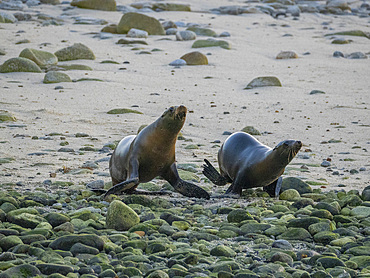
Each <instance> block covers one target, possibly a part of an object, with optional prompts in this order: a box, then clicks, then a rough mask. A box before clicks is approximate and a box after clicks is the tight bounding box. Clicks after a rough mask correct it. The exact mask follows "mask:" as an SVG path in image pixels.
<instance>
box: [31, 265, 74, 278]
mask: <svg viewBox="0 0 370 278" xmlns="http://www.w3.org/2000/svg"><path fill="white" fill-rule="evenodd" d="M36 267H37V268H38V269H39V270H40V271H41V273H42V274H45V275H51V274H53V273H60V274H62V275H67V274H68V273H70V272H73V267H71V266H67V265H62V264H45V263H41V264H36Z"/></svg>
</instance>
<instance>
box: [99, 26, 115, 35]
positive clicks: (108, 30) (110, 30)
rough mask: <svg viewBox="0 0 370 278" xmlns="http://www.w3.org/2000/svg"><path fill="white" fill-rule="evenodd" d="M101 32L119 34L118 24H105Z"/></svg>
mask: <svg viewBox="0 0 370 278" xmlns="http://www.w3.org/2000/svg"><path fill="white" fill-rule="evenodd" d="M100 32H102V33H111V34H117V24H109V25H107V26H104V27H103V29H101V31H100Z"/></svg>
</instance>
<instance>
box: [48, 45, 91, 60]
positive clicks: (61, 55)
mask: <svg viewBox="0 0 370 278" xmlns="http://www.w3.org/2000/svg"><path fill="white" fill-rule="evenodd" d="M54 54H55V56H57V57H58V60H59V61H71V60H79V59H85V60H95V55H94V53H93V52H92V50H91V49H90V48H88V47H87V46H86V45H83V44H82V43H75V44H74V45H72V46H68V47H66V48H63V49H60V50H58V51H57V52H55V53H54Z"/></svg>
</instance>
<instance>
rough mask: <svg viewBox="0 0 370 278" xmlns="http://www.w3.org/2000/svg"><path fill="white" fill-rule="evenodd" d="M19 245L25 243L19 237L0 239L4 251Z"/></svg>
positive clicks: (0, 246)
mask: <svg viewBox="0 0 370 278" xmlns="http://www.w3.org/2000/svg"><path fill="white" fill-rule="evenodd" d="M19 244H23V241H22V240H21V239H20V238H19V237H18V236H6V237H3V238H2V239H0V248H1V249H2V250H4V251H8V250H9V249H10V248H12V247H14V246H17V245H19Z"/></svg>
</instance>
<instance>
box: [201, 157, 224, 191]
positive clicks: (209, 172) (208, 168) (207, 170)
mask: <svg viewBox="0 0 370 278" xmlns="http://www.w3.org/2000/svg"><path fill="white" fill-rule="evenodd" d="M204 162H205V163H206V164H203V174H204V175H205V176H206V177H207V178H208V179H209V180H210V181H211V182H213V183H214V184H216V185H225V184H226V183H227V180H226V178H225V177H223V176H221V175H220V173H219V172H218V171H217V170H216V168H215V167H213V166H212V164H211V162H209V161H208V160H207V159H204Z"/></svg>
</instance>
